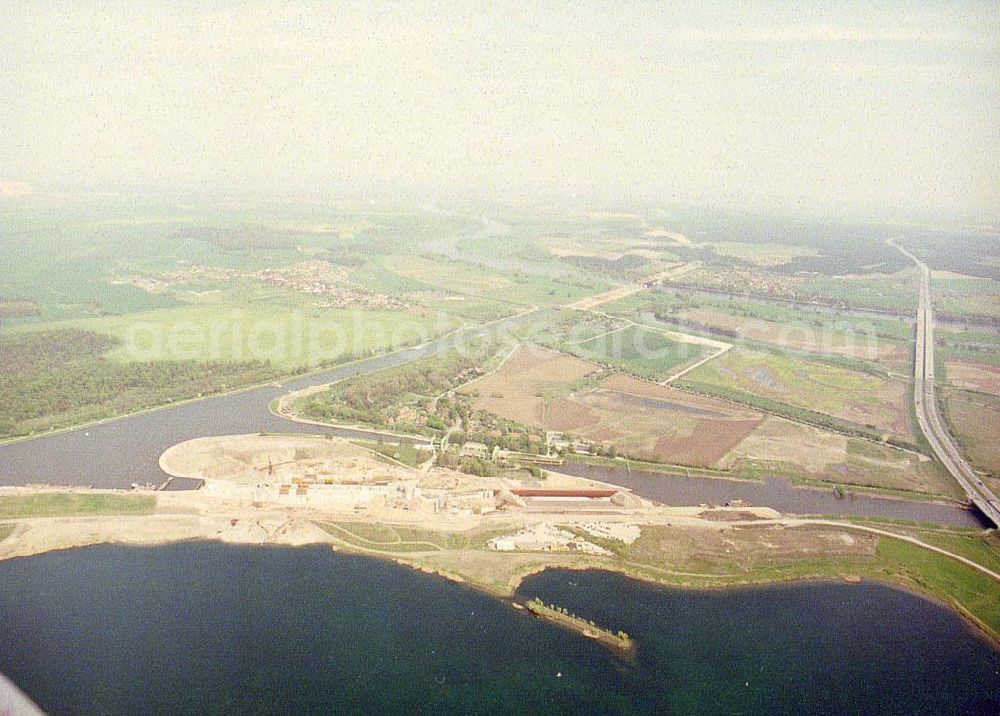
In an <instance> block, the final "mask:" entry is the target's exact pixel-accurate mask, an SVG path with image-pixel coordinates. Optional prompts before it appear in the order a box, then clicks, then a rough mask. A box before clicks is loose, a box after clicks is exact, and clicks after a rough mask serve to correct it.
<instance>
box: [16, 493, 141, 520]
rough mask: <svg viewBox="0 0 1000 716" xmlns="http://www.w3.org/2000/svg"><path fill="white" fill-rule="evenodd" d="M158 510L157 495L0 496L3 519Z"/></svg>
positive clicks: (127, 513)
mask: <svg viewBox="0 0 1000 716" xmlns="http://www.w3.org/2000/svg"><path fill="white" fill-rule="evenodd" d="M155 507H156V497H155V496H153V495H106V494H95V495H82V494H77V493H55V494H42V495H3V496H0V518H23V517H72V516H89V515H148V514H151V513H152V512H153V510H154V508H155Z"/></svg>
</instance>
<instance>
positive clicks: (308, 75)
mask: <svg viewBox="0 0 1000 716" xmlns="http://www.w3.org/2000/svg"><path fill="white" fill-rule="evenodd" d="M876 5H877V6H878V7H877V8H876V7H875V6H876ZM803 8H805V9H803ZM0 181H6V182H13V181H27V182H30V183H34V184H44V183H46V182H71V183H75V184H91V183H101V184H104V185H107V184H118V183H123V184H124V183H127V184H129V185H135V184H153V185H161V186H162V185H173V184H184V185H194V186H199V187H200V186H209V187H211V186H220V187H226V188H230V187H236V188H241V189H242V188H248V189H260V190H264V191H268V190H271V189H273V188H280V187H289V186H290V187H298V186H302V187H320V188H334V189H337V188H355V187H357V188H368V189H379V188H393V189H406V188H408V187H415V188H426V187H432V188H433V187H437V188H439V189H441V190H444V191H461V190H466V189H469V190H472V191H478V192H497V193H501V194H504V195H510V194H518V193H531V192H546V193H561V194H573V193H585V194H596V195H598V196H606V197H615V196H618V195H621V196H625V197H630V196H633V195H645V196H658V197H663V198H665V199H670V198H677V199H683V200H696V201H697V200H707V201H711V202H714V203H719V202H721V203H728V204H731V205H733V206H739V205H740V203H742V202H746V203H757V204H761V203H764V204H767V203H774V204H777V205H780V206H785V207H789V206H790V207H796V206H801V207H803V208H804V209H809V210H821V211H840V210H861V211H872V210H877V209H878V208H879V207H882V206H885V207H888V208H903V209H908V210H909V209H912V210H917V209H927V208H932V209H939V210H942V211H949V212H972V213H975V214H978V215H980V216H983V217H988V218H991V219H994V220H996V219H997V217H998V216H1000V189H998V187H1000V3H997V2H995V1H994V2H983V3H961V2H947V3H940V4H935V3H930V2H923V3H912V4H883V3H876V2H860V3H857V4H846V3H827V2H819V1H818V0H817V1H812V0H810V1H805V0H803V1H801V2H788V3H767V4H753V5H751V4H750V3H744V2H733V3H714V2H710V1H709V0H705V1H702V2H694V3H691V4H685V3H681V2H669V1H667V0H663V1H662V2H653V3H626V2H608V3H602V4H597V3H589V2H582V1H575V2H565V3H541V2H532V3H529V2H516V3H504V2H500V3H496V2H491V3H482V4H479V3H476V4H473V3H457V2H456V3H430V2H427V3H424V2H412V3H402V2H399V3H376V2H362V1H359V2H322V3H290V4H286V3H268V4H264V3H260V4H258V3H253V2H231V3H210V2H206V3H191V4H185V3H180V2H166V3H162V4H145V3H142V2H139V1H138V0H135V1H133V2H126V3H104V2H101V3H91V2H21V1H17V2H10V1H9V0H0Z"/></svg>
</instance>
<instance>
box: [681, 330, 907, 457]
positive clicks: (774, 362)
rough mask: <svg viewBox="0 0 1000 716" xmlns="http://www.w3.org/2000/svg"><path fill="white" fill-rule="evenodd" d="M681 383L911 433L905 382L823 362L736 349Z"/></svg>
mask: <svg viewBox="0 0 1000 716" xmlns="http://www.w3.org/2000/svg"><path fill="white" fill-rule="evenodd" d="M685 381H686V384H690V385H691V386H692V387H699V386H704V387H706V388H707V389H709V390H711V388H713V387H718V388H720V389H722V391H723V392H725V391H729V392H731V391H737V392H739V393H743V394H746V395H751V396H759V397H761V398H763V399H765V400H769V401H776V402H778V403H783V404H786V405H790V406H794V407H797V408H801V409H803V410H808V411H812V412H816V413H823V414H827V415H830V416H833V417H835V418H837V419H839V420H842V421H846V422H848V423H854V424H857V425H858V426H860V427H862V428H867V429H870V430H874V431H879V432H883V433H887V434H891V435H896V436H899V437H903V438H909V437H910V435H911V430H910V427H909V424H908V418H907V408H906V405H907V403H906V396H907V391H906V386H905V385H904V384H902V383H896V382H894V381H891V380H889V379H887V378H885V377H880V376H877V375H873V374H871V373H868V372H863V371H859V370H852V369H850V368H845V367H841V366H838V365H833V364H831V363H828V362H823V361H818V360H807V359H802V358H798V357H793V356H790V355H781V354H778V353H767V352H762V351H753V350H748V349H744V348H739V347H737V348H734V349H733V350H731V351H729V352H728V353H726V354H725V355H723V356H721V357H720V358H718V359H717V360H713V361H709V362H708V363H706V364H705V365H703V366H700V367H699V368H697V369H695V370H694V371H692V372H691V373H689V374H688V375H687V376H686V377H685ZM760 407H764V408H767V409H769V406H767V405H764V404H761V406H760ZM790 417H797V416H790Z"/></svg>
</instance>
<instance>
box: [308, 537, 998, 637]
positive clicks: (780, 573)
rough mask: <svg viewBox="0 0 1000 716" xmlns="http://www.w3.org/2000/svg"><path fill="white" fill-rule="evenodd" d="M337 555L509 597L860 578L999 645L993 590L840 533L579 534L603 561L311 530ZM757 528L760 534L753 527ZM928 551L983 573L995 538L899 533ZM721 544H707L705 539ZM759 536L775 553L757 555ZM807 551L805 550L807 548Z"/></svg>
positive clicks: (976, 578) (926, 560) (941, 561)
mask: <svg viewBox="0 0 1000 716" xmlns="http://www.w3.org/2000/svg"><path fill="white" fill-rule="evenodd" d="M320 526H321V527H323V529H325V530H326V531H327V532H328V533H329V534H331V535H332V536H333V537H335V538H336V539H337V541H338V542H339V543H340V544H341V546H342V547H343V548H346V549H348V550H350V551H357V552H359V553H362V554H370V555H374V556H382V557H389V558H392V559H395V560H396V561H399V562H401V563H404V564H408V565H411V566H414V567H417V568H419V569H422V570H425V571H430V572H435V573H438V574H441V575H445V576H448V577H450V578H453V579H456V580H460V581H464V582H468V583H469V584H471V585H472V586H475V587H477V588H479V589H483V590H484V591H487V592H489V593H492V594H496V595H498V596H504V597H509V596H511V595H512V594H513V593H514V591H515V590H516V589H517V587H518V585H520V583H521V582H522V581H523V580H524V579H525V578H527V577H528V576H530V575H532V574H536V573H538V572H540V571H543V570H545V569H550V568H568V569H606V570H611V571H615V572H619V573H622V574H624V575H626V576H629V577H633V578H636V579H641V580H645V581H650V582H655V583H657V584H660V585H663V586H669V587H684V588H698V589H705V588H720V587H737V586H753V585H765V584H773V583H781V582H791V581H802V580H842V579H844V578H845V577H848V576H851V577H860V578H863V579H870V580H876V581H879V582H884V583H887V584H893V585H896V586H900V587H903V588H906V589H911V590H913V591H915V592H919V593H921V594H924V595H926V596H929V597H932V598H934V599H937V600H939V601H941V602H943V603H945V604H947V605H949V606H951V607H953V608H954V609H956V610H957V611H958V612H960V613H961V614H962V615H963V616H965V617H966V618H968V619H969V620H970V621H972V622H974V623H976V624H977V625H978V626H979V627H981V628H982V629H983V631H984V632H986V633H987V634H989V635H990V636H992V637H993V638H994V639H1000V600H997V599H996V596H997V593H998V590H1000V585H998V584H997V582H996V581H995V580H993V579H991V578H990V577H989V576H987V575H985V574H983V573H982V572H979V571H977V570H975V569H973V568H971V567H969V566H968V565H966V564H963V563H961V562H958V561H956V560H954V559H952V558H950V557H947V556H945V555H941V554H938V553H935V552H931V551H929V550H926V549H923V548H921V547H919V546H916V545H913V544H910V543H907V542H903V541H901V540H896V539H892V538H888V537H877V536H875V535H868V534H865V533H861V532H858V531H852V530H850V529H849V528H847V529H842V528H834V527H820V526H808V527H800V528H781V527H774V528H742V529H741V528H737V529H733V530H726V531H725V534H721V533H718V532H715V531H710V530H704V529H694V530H689V529H683V528H676V527H675V528H669V527H645V528H643V534H642V536H641V537H640V539H639V540H637V541H636V542H635V543H633V544H632V545H624V544H623V543H621V542H615V541H614V540H607V539H600V538H595V537H593V536H586V538H587V539H590V540H591V541H593V542H595V543H597V544H600V546H603V547H605V548H607V549H611V550H612V551H613V552H614V553H615V556H613V557H595V556H589V555H584V554H571V553H552V552H506V553H500V552H495V551H492V550H489V549H488V548H487V547H486V542H487V541H488V539H489V537H490V536H492V535H496V534H501V533H509V532H511V531H514V529H513V528H510V529H507V530H506V531H499V532H497V531H494V532H483V531H474V532H466V533H450V534H449V533H440V532H429V531H425V530H412V529H404V528H392V527H387V526H380V525H360V524H356V523H338V524H332V523H328V524H321V525H320ZM762 529H763V530H766V532H762V531H761V530H762ZM898 531H899V532H900V533H901V534H911V535H913V536H916V537H917V538H919V539H922V540H924V541H926V542H928V543H931V544H938V545H939V546H941V547H943V548H945V549H949V550H951V551H952V552H954V553H955V554H958V555H961V556H964V557H966V558H968V559H972V560H973V561H976V562H977V563H979V564H983V565H984V566H986V567H988V568H990V569H994V570H995V569H996V568H997V566H998V564H1000V547H998V545H997V543H996V541H995V538H992V537H988V536H983V535H982V534H981V533H971V532H968V533H963V532H958V531H947V530H925V529H919V530H917V529H914V528H905V527H901V528H900V529H899V530H898ZM840 534H844V535H850V536H851V537H852V539H854V540H856V545H855V546H854V547H843V548H840V549H841V551H840V552H839V553H826V554H824V553H817V552H815V551H814V550H812V547H813V546H815V545H816V544H817V540H818V541H819V542H820V543H822V542H824V540H829V539H832V537H834V536H838V538H839V535H840ZM720 539H721V540H722V541H721V542H719V544H717V545H715V544H714V542H715V541H717V540H720ZM759 539H763V540H764V541H765V542H771V543H772V544H771V547H773V546H774V544H775V543H776V544H777V545H778V547H779V549H778V550H777V551H775V550H773V549H761V548H760V545H761V543H760V542H759V541H758V540H759ZM811 550H812V551H811Z"/></svg>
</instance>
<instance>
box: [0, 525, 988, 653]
mask: <svg viewBox="0 0 1000 716" xmlns="http://www.w3.org/2000/svg"><path fill="white" fill-rule="evenodd" d="M165 516H166V515H165ZM143 517H146V518H148V517H149V515H145V516H140V517H136V519H142V518H143ZM59 519H62V520H68V521H73V520H74V518H59ZM3 524H12V523H11V522H5V523H3ZM311 524H312V523H311ZM313 526H314V527H316V529H317V530H319V531H320V532H322V533H323V535H317V537H319V538H318V539H314V540H306V541H299V540H287V541H268V542H260V541H240V540H233V539H220V538H218V537H211V536H206V535H197V534H194V535H190V536H178V537H175V538H153V539H149V540H145V539H140V540H134V541H133V540H115V539H105V540H94V541H81V542H79V543H77V544H62V545H51V546H47V547H42V548H41V549H36V550H31V551H26V552H22V553H18V554H4V553H3V550H2V546H3V542H6V541H7V540H10V539H14V538H16V531H15V533H12V534H11V535H10V536H9V537H8V538H7V539H6V540H3V541H0V562H2V561H7V560H11V559H30V558H32V557H38V556H41V555H45V554H50V553H54V552H68V551H71V550H80V549H86V548H88V547H97V546H101V545H108V546H116V547H125V548H134V549H155V548H158V547H167V546H172V545H177V544H195V543H217V544H220V545H229V546H236V547H254V548H280V549H288V548H296V547H328V548H330V549H331V551H333V552H336V553H342V554H346V555H352V556H358V557H365V558H368V559H377V560H381V561H384V562H391V563H395V564H397V565H399V566H401V567H408V568H410V569H412V570H414V571H417V572H421V573H423V574H426V575H428V576H431V577H437V578H440V579H445V580H448V581H449V582H452V583H454V584H457V585H460V586H462V587H464V588H468V589H473V590H475V591H477V592H480V593H482V594H485V595H487V596H490V597H492V598H494V599H498V600H500V601H503V602H507V603H510V604H511V605H513V604H517V603H519V601H518V599H517V597H518V590H520V589H521V587H522V586H523V584H524V582H525V581H527V580H528V579H529V578H531V577H533V576H536V575H539V574H542V573H544V572H545V571H547V570H564V571H573V572H590V571H600V572H607V573H609V574H614V575H618V576H620V577H623V578H625V579H631V580H635V581H637V582H640V583H642V584H646V585H649V586H652V587H656V588H659V589H675V590H680V591H685V592H719V591H728V590H737V589H743V590H752V589H763V588H769V587H783V586H789V587H790V586H794V585H796V584H835V583H836V584H848V585H851V586H854V585H856V584H863V583H864V582H866V581H868V582H873V583H876V584H880V585H883V586H886V587H889V588H892V589H899V590H902V591H904V592H907V593H909V594H911V595H913V596H915V597H919V598H921V599H924V600H926V601H928V602H930V603H932V604H934V605H936V606H938V607H940V608H943V609H946V610H948V611H949V612H951V613H952V614H954V615H956V616H958V617H959V618H960V620H961V621H962V623H963V624H964V625H965V626H966V627H967V628H969V629H970V630H972V631H973V632H975V633H976V634H978V635H979V636H981V637H982V638H983V639H985V640H986V641H987V642H988V643H989V644H990V646H991V647H992V648H993V649H994V650H995V651H997V652H998V653H1000V633H994V632H992V631H991V630H990V629H989V627H987V626H986V625H985V624H984V623H982V622H981V621H980V620H979V619H977V618H976V617H975V616H974V615H973V614H971V613H970V612H969V611H968V610H966V609H965V608H964V607H963V606H962V605H961V604H958V603H957V602H948V601H945V600H944V599H942V598H940V597H938V596H936V595H933V594H929V593H927V592H926V591H923V590H921V589H920V588H919V587H918V586H917V585H915V584H913V583H910V582H907V581H906V580H904V579H898V578H897V579H892V578H885V577H878V576H873V575H870V574H861V575H858V574H856V573H851V574H844V575H842V576H841V577H839V578H837V577H832V576H825V575H818V574H816V575H802V576H798V577H754V576H753V574H748V575H746V577H745V578H743V577H740V576H738V575H726V574H720V575H704V576H703V577H701V578H702V579H704V578H707V577H709V576H717V578H718V579H719V580H724V583H721V584H710V583H700V584H691V583H685V582H674V581H664V580H660V579H656V578H655V577H652V576H650V575H649V574H647V573H643V572H642V571H640V570H637V569H634V568H630V565H629V564H628V563H617V564H616V563H615V562H613V561H612V560H610V559H608V558H604V557H588V558H587V559H588V560H590V563H580V562H579V561H577V562H572V561H571V560H570V559H565V557H568V556H569V555H555V560H554V561H553V562H552V563H547V564H534V565H531V566H528V567H527V568H526V569H519V570H516V571H515V572H514V573H513V574H512V575H511V577H510V579H509V580H508V582H507V583H506V584H505V585H504V588H503V589H497V588H495V587H493V586H491V585H489V584H485V583H482V582H477V581H475V580H472V579H468V578H466V577H464V576H462V575H460V574H456V573H454V572H451V571H449V570H446V569H442V568H437V567H434V566H431V565H428V564H424V563H420V562H419V561H418V560H419V555H420V554H424V553H419V552H418V553H413V554H414V558H411V559H407V558H406V557H405V556H401V555H397V554H391V553H388V552H379V551H377V550H367V549H363V548H360V547H356V546H353V545H350V544H348V543H346V542H340V541H338V540H336V538H334V537H333V536H332V535H329V534H327V533H325V532H323V530H322V529H321V528H319V527H318V526H316V525H315V524H313ZM289 536H291V535H289ZM324 536H325V538H324ZM887 539H892V538H887ZM521 596H522V597H524V595H521ZM522 601H523V600H522ZM581 636H582V637H585V635H583V634H582V633H581ZM633 637H634V638H636V640H637V641H641V639H642V635H633ZM585 638H586V637H585Z"/></svg>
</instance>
